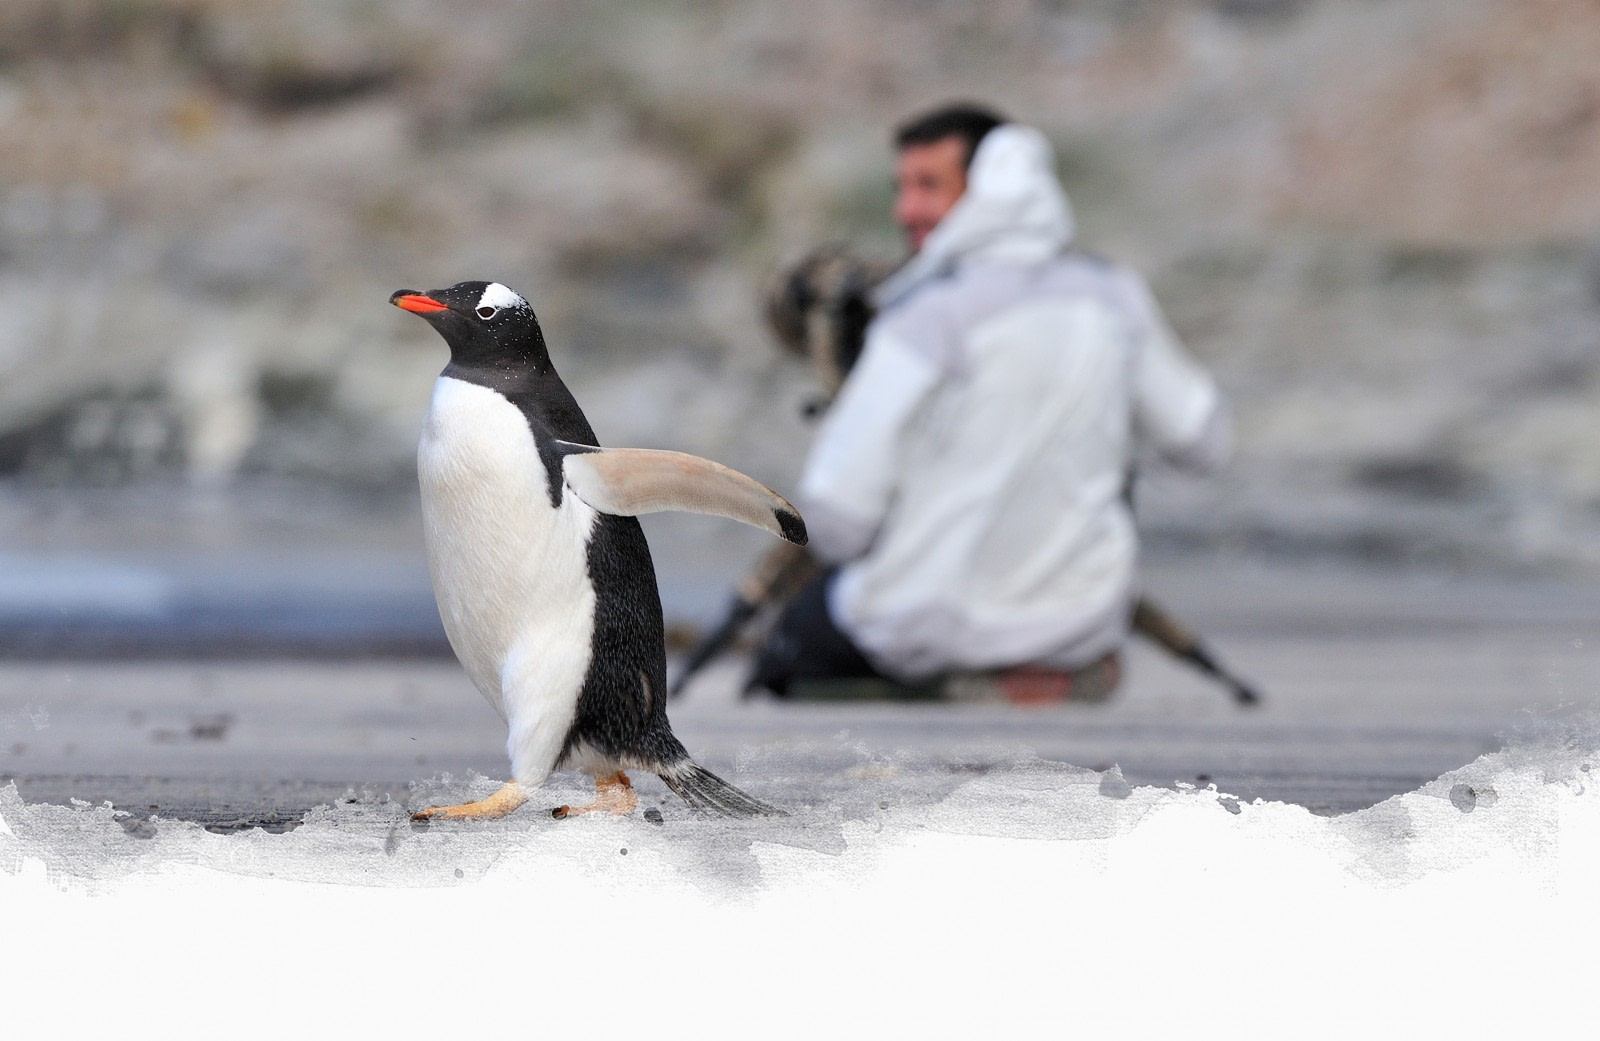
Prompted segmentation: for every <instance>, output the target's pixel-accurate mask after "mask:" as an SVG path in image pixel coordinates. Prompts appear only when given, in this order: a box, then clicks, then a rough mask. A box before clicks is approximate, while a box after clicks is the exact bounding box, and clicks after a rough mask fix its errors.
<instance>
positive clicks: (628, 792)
mask: <svg viewBox="0 0 1600 1041" xmlns="http://www.w3.org/2000/svg"><path fill="white" fill-rule="evenodd" d="M594 794H595V799H594V802H591V803H589V804H588V805H587V806H557V807H556V808H555V809H553V810H551V811H550V816H552V817H554V818H555V819H556V820H563V819H564V818H567V817H571V816H573V815H574V814H578V813H594V812H595V811H597V810H604V811H605V812H607V813H615V814H628V813H632V812H633V811H634V809H635V808H636V807H637V806H638V805H639V796H638V795H637V794H636V793H635V792H634V790H633V782H631V781H629V780H628V775H627V774H625V773H623V772H622V771H621V770H618V771H617V772H616V773H614V774H609V775H607V776H605V777H596V778H595V779H594Z"/></svg>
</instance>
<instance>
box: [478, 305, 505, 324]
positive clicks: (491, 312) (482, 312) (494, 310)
mask: <svg viewBox="0 0 1600 1041" xmlns="http://www.w3.org/2000/svg"><path fill="white" fill-rule="evenodd" d="M499 313H500V308H498V307H480V308H478V317H479V318H482V319H483V320H484V321H486V322H487V321H488V320H489V319H491V318H493V317H494V316H495V315H497V314H499Z"/></svg>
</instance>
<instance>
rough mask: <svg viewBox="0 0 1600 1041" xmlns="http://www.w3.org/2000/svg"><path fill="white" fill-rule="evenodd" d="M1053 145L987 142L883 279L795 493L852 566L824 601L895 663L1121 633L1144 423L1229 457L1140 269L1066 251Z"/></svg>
mask: <svg viewBox="0 0 1600 1041" xmlns="http://www.w3.org/2000/svg"><path fill="white" fill-rule="evenodd" d="M1051 167H1052V156H1051V152H1050V148H1049V145H1048V143H1047V142H1046V141H1045V139H1044V137H1043V135H1041V134H1039V133H1038V131H1036V130H1032V129H1030V128H1028V127H1023V126H1018V125H1015V124H1006V125H1003V126H1000V127H997V128H995V129H994V130H992V131H990V132H989V133H988V134H987V135H985V137H984V139H983V141H982V142H981V143H980V145H979V147H978V149H977V152H976V153H975V154H974V156H973V160H972V163H971V166H970V167H969V169H968V174H967V189H966V191H965V193H964V194H963V195H962V197H961V198H960V199H959V200H958V201H957V202H956V204H955V206H954V207H953V208H952V209H951V210H950V212H949V213H948V214H946V215H945V218H944V219H943V220H942V221H941V222H940V223H939V225H938V227H936V228H935V229H934V230H933V231H932V232H931V233H930V234H929V235H928V238H927V239H926V240H925V242H924V244H923V248H922V250H921V251H920V252H918V253H917V255H916V256H915V257H913V258H912V259H911V260H910V261H909V262H908V263H907V264H906V265H905V266H904V267H903V268H901V269H900V270H899V271H898V272H896V273H895V274H894V275H893V276H891V277H890V278H889V279H888V280H886V281H885V282H884V283H883V285H882V286H881V287H880V289H879V305H880V308H881V310H880V314H879V317H878V318H877V320H876V321H874V322H873V324H872V326H871V327H870V328H869V329H868V332H867V340H866V346H865V349H864V350H863V352H862V356H861V359H860V361H859V362H858V363H857V365H856V367H855V369H854V370H853V371H852V373H851V374H850V377H849V379H848V380H847V381H846V383H845V385H844V388H843V389H842V391H841V393H840V395H839V397H838V398H837V400H836V401H835V402H834V403H833V406H832V407H831V408H830V409H829V411H828V413H827V416H826V417H825V419H824V421H823V423H822V425H821V427H820V429H819V430H818V433H817V438H816V441H815V443H814V445H813V447H812V451H811V455H810V457H809V458H808V460H807V463H806V468H805V472H804V474H803V475H802V477H801V481H800V486H799V499H800V506H801V509H802V511H803V512H804V514H805V516H806V521H807V525H808V527H809V529H810V531H811V540H812V541H811V545H812V547H813V549H814V550H815V551H816V552H817V553H818V555H820V556H821V557H823V558H824V559H825V560H829V561H831V562H836V563H842V567H841V569H840V574H839V578H838V580H837V581H836V582H835V583H834V585H833V587H832V590H831V595H830V600H829V610H830V613H831V614H832V616H833V618H834V621H835V622H836V623H837V624H838V625H839V626H840V628H841V629H843V630H844V631H845V632H846V633H847V634H849V635H850V637H851V638H852V639H853V640H854V641H855V642H856V644H857V645H858V646H859V647H860V648H861V650H862V651H863V652H864V653H866V654H867V656H868V657H869V658H870V659H872V661H873V662H874V664H876V665H877V666H879V667H880V668H882V669H884V670H885V671H886V672H888V673H890V674H893V675H898V676H901V677H904V678H908V679H910V678H917V677H922V676H927V675H931V674H935V673H939V672H945V671H951V670H963V669H989V668H997V667H1005V666H1009V665H1016V664H1020V663H1037V664H1045V665H1052V666H1057V667H1063V668H1072V667H1076V666H1079V665H1082V664H1085V663H1087V662H1089V661H1092V660H1093V659H1095V658H1097V657H1099V656H1101V655H1103V654H1105V653H1106V652H1107V651H1110V650H1113V649H1115V648H1116V647H1118V646H1119V645H1120V644H1121V643H1122V641H1123V639H1124V638H1125V637H1126V634H1127V627H1128V617H1129V613H1130V610H1131V604H1132V600H1133V598H1134V596H1135V568H1136V563H1137V550H1138V544H1137V539H1136V537H1135V534H1134V526H1133V518H1132V516H1131V515H1130V512H1129V509H1128V507H1127V505H1126V503H1125V501H1124V496H1123V489H1124V485H1125V482H1126V480H1127V475H1128V468H1129V464H1130V462H1131V460H1132V457H1133V452H1134V444H1135V441H1136V439H1137V438H1143V439H1146V440H1148V442H1149V443H1150V444H1151V445H1152V446H1153V447H1154V448H1155V449H1156V450H1157V451H1159V452H1160V453H1161V454H1163V455H1165V456H1167V457H1168V458H1170V459H1172V460H1173V461H1175V462H1177V463H1179V464H1180V465H1187V466H1191V467H1195V468H1210V467H1212V466H1215V465H1218V464H1220V462H1221V461H1222V460H1223V458H1225V456H1226V454H1227V451H1228V432H1227V422H1226V416H1225V412H1224V410H1223V408H1222V404H1221V400H1220V397H1219V395H1218V393H1217V389H1216V387H1215V385H1214V384H1213V383H1212V381H1211V379H1210V378H1209V377H1208V376H1207V375H1206V373H1205V372H1204V371H1203V370H1202V369H1200V367H1199V366H1198V365H1196V364H1195V363H1194V362H1193V361H1192V360H1190V359H1189V358H1188V356H1187V355H1185V354H1184V352H1183V351H1182V348H1181V347H1180V346H1179V344H1178V343H1177V341H1176V339H1175V338H1174V336H1173V335H1172V333H1171V331H1170V330H1169V329H1168V328H1167V325H1166V323H1165V321H1164V320H1163V319H1162V317H1161V315H1160V312H1159V311H1158V310H1157V308H1156V305H1155V302H1154V300H1153V299H1152V298H1151V296H1150V293H1149V290H1148V289H1147V288H1146V286H1145V284H1144V282H1143V281H1142V280H1141V279H1140V278H1139V277H1138V276H1137V275H1135V274H1133V273H1132V272H1130V271H1127V270H1125V269H1122V268H1118V267H1114V266H1111V265H1109V264H1106V263H1105V262H1103V261H1099V260H1096V259H1094V258H1091V257H1088V256H1086V255H1083V254H1079V253H1073V252H1069V251H1068V249H1067V247H1068V246H1069V244H1070V242H1071V240H1072V234H1073V225H1072V215H1071V210H1070V209H1069V207H1068V204H1067V200H1066V197H1065V195H1064V194H1063V193H1062V191H1061V188H1060V186H1059V185H1058V184H1057V182H1056V179H1055V175H1054V173H1053V172H1052V169H1051Z"/></svg>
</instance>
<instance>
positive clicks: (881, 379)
mask: <svg viewBox="0 0 1600 1041" xmlns="http://www.w3.org/2000/svg"><path fill="white" fill-rule="evenodd" d="M938 379H939V366H938V363H937V362H936V361H935V360H933V359H932V358H930V357H928V355H927V354H926V352H923V351H918V350H916V349H914V348H913V347H911V346H910V345H909V344H908V343H906V342H905V341H904V340H902V339H901V338H899V337H897V336H896V335H894V334H893V333H892V332H887V331H885V330H884V329H883V327H882V326H881V324H880V325H877V326H874V327H873V328H871V329H869V330H868V334H867V342H866V347H865V349H864V350H863V351H862V354H861V358H860V360H859V361H858V362H857V363H856V366H855V368H854V369H853V370H851V372H850V376H849V378H848V379H846V380H845V383H844V386H843V387H842V388H841V390H840V392H839V396H838V397H837V398H836V399H834V402H833V404H832V405H831V406H830V407H829V409H828V412H827V414H826V415H825V416H824V417H823V421H822V424H821V426H820V427H819V428H818V430H817V437H816V440H815V441H814V442H813V443H812V446H811V454H810V455H809V456H808V457H807V458H806V465H805V470H804V472H803V473H802V474H801V477H800V486H799V491H798V498H799V499H800V502H799V506H800V510H801V512H802V513H803V514H804V515H805V518H806V528H807V530H808V532H809V533H810V536H811V542H810V546H811V549H812V551H813V552H814V553H816V555H817V556H818V557H820V558H822V559H823V560H825V561H827V562H828V563H835V564H837V563H843V562H845V561H848V560H854V559H855V558H857V557H859V556H861V555H862V554H863V553H865V552H866V551H867V549H868V548H869V547H870V546H871V545H872V540H873V538H874V536H875V535H876V534H877V532H878V528H879V527H880V526H881V525H882V523H883V520H884V517H885V516H886V515H887V514H888V511H889V505H890V503H891V501H892V500H893V497H894V490H895V478H896V472H897V462H898V459H899V454H900V443H901V436H902V432H903V431H904V430H905V428H906V426H907V424H908V423H910V422H911V420H912V418H913V417H914V416H915V415H916V412H917V408H918V406H919V405H920V404H921V403H922V402H923V400H924V399H925V398H926V397H927V396H928V393H929V391H931V390H932V389H933V387H934V385H935V384H936V383H937V382H938Z"/></svg>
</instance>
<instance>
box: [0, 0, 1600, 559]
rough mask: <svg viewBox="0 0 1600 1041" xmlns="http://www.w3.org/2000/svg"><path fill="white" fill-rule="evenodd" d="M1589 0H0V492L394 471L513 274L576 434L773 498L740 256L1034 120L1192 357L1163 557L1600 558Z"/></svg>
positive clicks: (786, 478) (795, 397) (796, 431)
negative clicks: (658, 452) (921, 151)
mask: <svg viewBox="0 0 1600 1041" xmlns="http://www.w3.org/2000/svg"><path fill="white" fill-rule="evenodd" d="M1597 54H1600V2H1597V0H1516V2H1513V0H1499V2H1496V0H1454V2H1452V3H1449V4H1441V3H1436V2H1428V0H1207V2H1201V0H1190V2H1168V3H1156V2H1153V0H1054V2H1048V0H1037V2H1024V0H994V2H990V3H987V4H982V5H971V4H955V3H913V2H910V0H872V2H844V0H821V2H816V3H807V4H785V3H775V2H749V3H694V4H682V5H666V4H653V3H644V2H627V3H583V2H577V0H565V2H564V0H548V2H541V3H536V4H535V3H527V2H518V0H450V2H445V0H102V2H94V0H6V3H5V4H4V5H0V299H3V300H4V301H5V302H6V304H7V306H6V308H5V318H6V320H5V321H4V322H3V323H0V477H3V478H4V479H6V480H8V481H9V482H10V483H11V484H12V485H13V486H16V487H27V486H35V485H41V484H68V485H73V484H93V485H104V484H108V483H109V484H117V483H124V482H148V481H155V482H170V483H173V484H175V485H176V484H179V483H184V484H189V483H192V484H198V485H201V486H208V487H227V486H229V485H230V483H234V482H239V481H248V480H250V479H251V478H253V477H257V476H270V477H272V478H274V479H278V478H285V477H288V478H300V479H306V480H310V481H313V482H326V483H332V484H337V485H340V486H346V487H357V488H370V489H377V490H382V489H392V488H397V487H404V486H405V485H406V484H407V482H410V481H412V480H413V479H414V478H413V473H412V466H413V463H412V453H413V447H414V444H415V437H416V432H417V423H418V419H419V417H420V415H421V412H422V410H423V408H424V407H425V402H426V397H427V394H428V389H429V386H430V384H431V381H432V379H433V376H434V375H435V374H436V373H437V371H438V369H439V368H440V367H441V365H442V364H443V361H444V355H443V348H442V345H441V344H440V343H439V342H437V339H436V337H434V335H433V334H432V333H431V332H430V331H429V330H428V329H427V328H426V327H425V326H423V324H422V323H420V322H416V321H415V320H412V319H408V318H407V317H406V316H404V315H402V314H400V313H398V312H396V311H394V310H392V309H391V308H388V307H387V306H386V305H385V301H386V299H387V297H388V294H389V293H390V292H391V291H392V290H394V289H397V288H401V287H411V288H433V287H440V286H444V285H448V284H450V283H452V282H455V281H458V280H461V279H465V278H489V279H497V280H500V281H503V282H506V283H508V284H510V285H512V286H514V287H516V288H518V289H520V290H522V291H523V292H524V293H525V294H526V295H527V296H529V297H530V299H532V300H533V301H534V303H535V306H536V308H538V310H539V311H540V314H541V318H542V320H543V322H544V324H545V328H546V332H547V335H548V337H549V339H550V341H551V343H552V346H553V353H554V355H555V357H556V360H557V365H558V367H560V369H561V370H562V372H563V374H564V375H565V376H566V378H567V380H568V382H569V383H570V384H571V385H572V386H573V387H574V389H575V391H576V393H577V394H578V397H579V399H580V401H582V402H583V403H584V405H585V407H586V408H587V410H588V411H589V413H590V416H591V419H592V420H593V421H594V423H595V426H596V428H597V429H598V430H599V432H600V434H601V436H602V437H603V438H604V439H606V440H607V441H608V442H609V443H613V444H634V445H646V446H649V445H661V446H667V445H670V446H672V447H675V448H681V449H685V450H689V451H695V452H701V453H705V454H709V455H714V456H716V457H717V458H720V459H722V460H724V461H726V462H729V463H731V464H733V465H735V466H738V467H740V468H742V469H745V470H747V471H748V472H751V473H752V474H755V475H758V476H760V477H763V478H765V479H767V480H769V481H771V482H773V483H775V484H777V485H779V486H780V487H785V486H790V485H792V481H793V476H794V474H795V472H796V470H797V468H798V465H799V460H800V457H801V453H802V451H803V446H804V443H805V438H806V436H807V433H806V425H805V423H804V422H803V421H802V420H801V419H800V418H799V416H798V408H799V405H800V403H801V402H803V401H804V400H805V399H806V398H807V397H808V396H809V395H810V394H811V393H812V390H813V385H812V383H811V380H810V377H809V374H808V373H807V372H806V371H805V370H804V369H803V368H802V367H800V366H799V365H798V364H797V363H794V362H791V361H789V360H787V359H784V358H780V357H779V356H778V355H777V354H776V352H775V351H773V350H772V349H771V347H770V346H769V341H768V339H767V337H766V334H765V332H764V330H763V329H762V326H761V324H760V318H759V306H758V297H759V294H760V291H761V288H762V286H763V283H764V282H765V280H766V279H767V278H768V277H769V276H770V275H771V273H772V272H773V271H774V270H776V269H777V268H778V267H779V266H781V265H782V264H783V263H784V262H785V261H788V260H792V259H793V258H795V257H796V256H797V255H798V254H799V253H801V252H803V251H804V250H805V249H806V248H807V247H809V246H811V245H814V244H817V243H819V242H822V241H826V240H835V239H843V240H849V241H851V242H853V243H855V244H856V245H857V246H859V247H860V248H862V249H864V250H867V251H871V252H874V253H877V254H880V255H883V256H886V257H892V256H894V255H895V254H896V252H897V251H898V249H899V245H898V240H897V236H896V234H895V231H894V229H893V227H892V225H891V224H890V223H889V220H888V206H889V202H890V190H889V163H890V156H889V152H888V148H887V144H886V135H887V128H888V127H890V126H892V125H893V124H894V123H895V122H896V121H898V120H899V119H901V118H902V117H904V116H906V115H908V114H910V113H912V112H914V111H916V110H918V109H922V108H926V107H928V106H929V105H930V104H932V103H935V102H938V101H942V100H947V99H950V98H956V97H973V98H981V99H985V100H988V101H991V102H992V103H994V104H996V105H997V106H999V107H1001V108H1002V109H1004V110H1005V111H1007V112H1009V113H1011V114H1012V115H1013V116H1014V117H1015V118H1017V119H1020V120H1023V121H1027V122H1031V123H1033V124H1035V125H1038V126H1040V127H1041V128H1043V129H1045V130H1046V131H1047V132H1048V133H1049V134H1050V135H1051V136H1052V138H1053V140H1054V141H1055V142H1056V143H1057V146H1058V149H1059V154H1060V171H1061V174H1062V177H1063V180H1064V183H1065V184H1066V186H1067V189H1068V192H1069V194H1070V195H1071V197H1072V199H1073V201H1074V203H1075V205H1076V207H1077V209H1078V213H1079V219H1080V226H1081V227H1082V229H1083V238H1084V242H1085V244H1086V245H1087V246H1089V247H1090V248H1093V249H1095V250H1097V251H1099V252H1102V253H1106V254H1108V255H1111V256H1115V257H1117V258H1119V259H1122V260H1125V261H1128V262H1130V263H1133V264H1134V265H1136V266H1138V267H1140V268H1141V269H1143V270H1144V271H1146V272H1147V273H1148V274H1149V276H1150V277H1151V279H1152V281H1153V283H1154V285H1155V288H1156V291H1157V295H1158V297H1159V298H1160V299H1161V300H1162V302H1163V303H1164V305H1165V307H1166V308H1167V310H1168V312H1169V316H1170V318H1171V319H1172V322H1173V324H1174V325H1175V326H1176V328H1177V329H1178V331H1179V333H1180V334H1181V335H1182V337H1183V338H1184V339H1185V340H1186V342H1187V343H1188V344H1189V345H1190V347H1191V348H1192V349H1193V351H1194V352H1195V353H1196V354H1197V355H1198V356H1199V357H1200V358H1201V359H1203V360H1204V361H1205V362H1206V363H1207V364H1208V365H1209V366H1211V367H1212V368H1213V369H1214V371H1215V372H1216V373H1217V374H1218V376H1219V378H1220V379H1221V381H1222V383H1223V384H1224V386H1225V388H1226V390H1227V392H1228V394H1229V396H1230V399H1231V401H1232V402H1233V405H1234V408H1235V413H1236V418H1237V425H1238V430H1239V438H1240V451H1239V455H1238V457H1237V459H1236V461H1235V463H1234V464H1233V465H1232V466H1231V468H1230V469H1229V471H1228V472H1227V473H1226V474H1224V475H1223V476H1222V477H1221V478H1219V479H1215V480H1211V481H1207V482H1195V481H1187V480H1180V479H1178V478H1175V477H1170V476H1166V475H1162V474H1159V473H1157V474H1154V475H1152V477H1151V478H1150V479H1149V480H1148V481H1146V483H1145V490H1144V498H1143V506H1144V510H1145V518H1146V521H1147V523H1148V524H1149V526H1150V527H1151V528H1152V530H1153V531H1154V532H1156V533H1157V535H1159V536H1161V537H1162V538H1164V539H1165V540H1166V541H1167V543H1168V544H1195V545H1206V546H1218V545H1228V544H1236V545H1250V546H1277V547H1281V548H1283V549H1284V550H1286V551H1302V550H1309V551H1316V552H1336V553H1346V552H1353V553H1359V554H1363V555H1366V556H1369V557H1374V558H1377V559H1382V560H1391V559H1395V560H1398V559H1413V558H1418V557H1420V558H1425V559H1438V560H1445V561H1456V562H1467V561H1476V560H1491V559H1492V560H1501V561H1511V562H1519V563H1525V564H1534V565H1554V566H1574V565H1579V566H1585V567H1595V568H1600V540H1597V539H1596V537H1595V536H1596V534H1597V532H1600V423H1597V417H1600V190H1597V188H1596V186H1597V185H1600V62H1597V61H1596V60H1595V55H1597Z"/></svg>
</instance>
